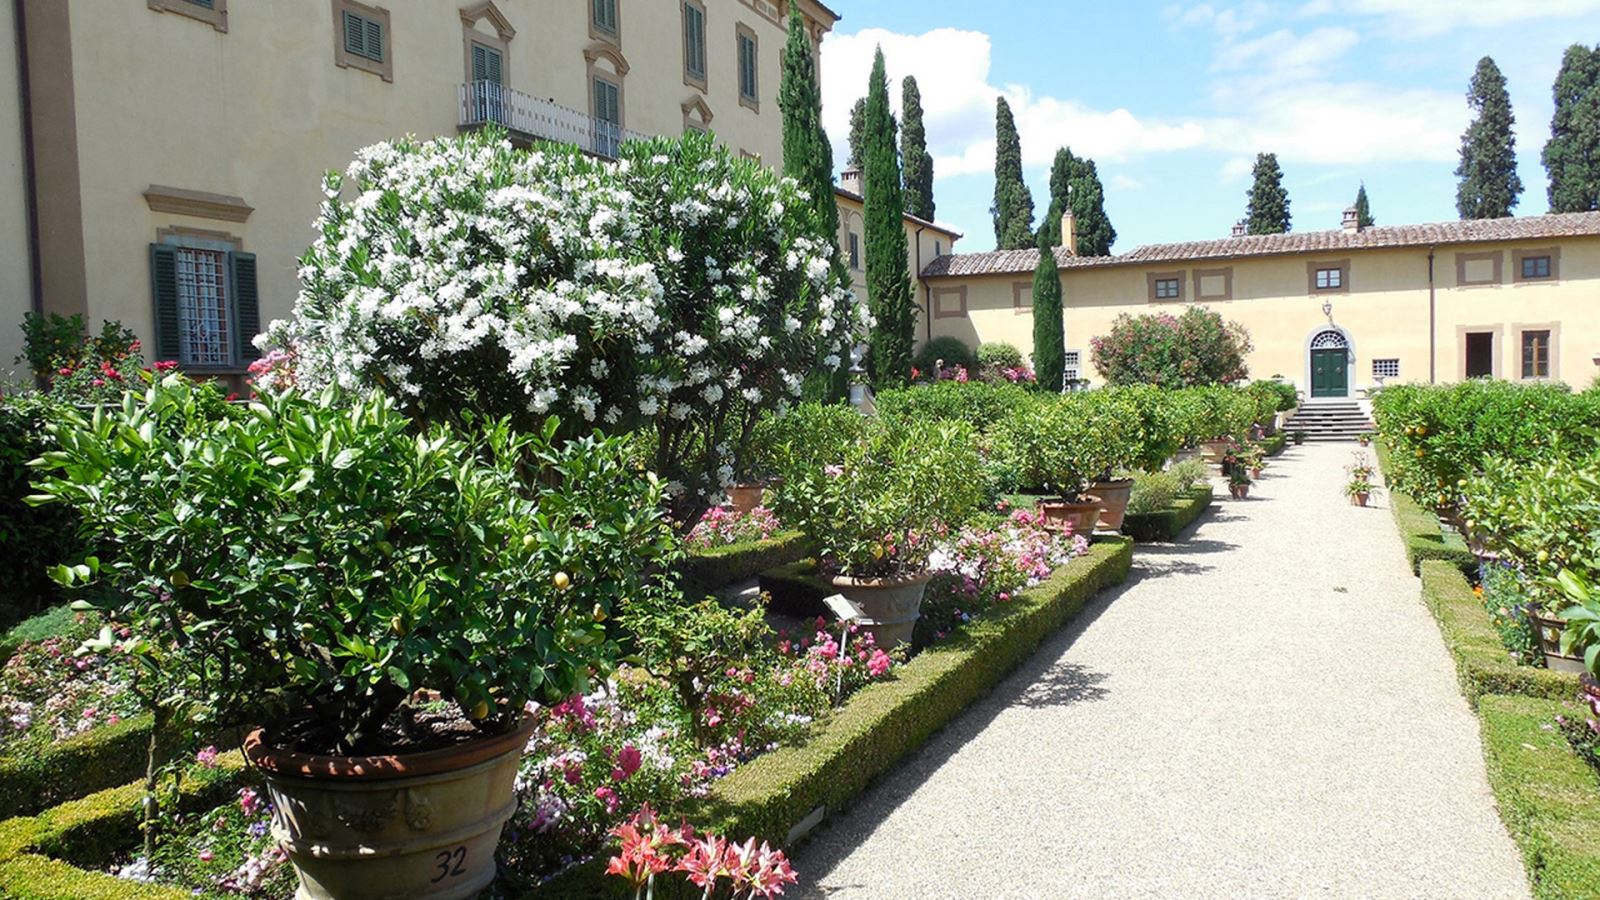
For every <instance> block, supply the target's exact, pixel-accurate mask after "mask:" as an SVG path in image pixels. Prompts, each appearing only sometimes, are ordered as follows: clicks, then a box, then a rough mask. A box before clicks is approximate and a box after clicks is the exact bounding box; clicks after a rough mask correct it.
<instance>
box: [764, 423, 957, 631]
mask: <svg viewBox="0 0 1600 900" xmlns="http://www.w3.org/2000/svg"><path fill="white" fill-rule="evenodd" d="M840 460H841V461H840V462H838V463H830V464H825V465H819V466H812V467H809V468H805V469H798V470H795V471H794V472H793V474H792V475H790V476H789V477H788V478H787V479H786V480H785V481H784V483H783V486H782V488H781V489H780V490H779V491H778V492H777V493H778V498H777V504H778V511H779V515H780V516H782V518H783V521H784V522H785V523H786V524H789V525H792V526H794V527H795V528H798V529H799V530H800V531H802V532H804V533H805V535H806V536H807V537H808V538H809V539H810V540H811V541H812V543H813V546H815V547H816V549H817V559H818V563H819V565H820V567H821V570H822V575H823V576H824V577H827V578H829V579H831V582H832V585H833V587H834V588H835V589H836V590H837V591H839V593H841V594H843V595H844V596H845V597H846V598H848V599H849V600H850V601H851V602H853V603H854V604H855V605H856V606H857V607H858V608H859V609H860V610H861V611H862V612H863V613H864V614H865V616H866V619H867V622H865V623H863V627H864V628H865V629H866V630H867V631H869V632H871V633H872V635H873V637H874V639H875V640H876V641H877V644H878V646H880V647H883V648H885V649H888V648H892V647H895V646H898V645H900V644H904V643H907V642H909V641H910V640H911V633H912V630H913V627H914V626H915V625H916V621H917V619H918V618H919V617H920V616H921V610H922V595H923V591H924V589H926V587H927V585H928V581H929V579H930V578H931V577H932V576H931V574H930V573H929V571H928V557H929V555H930V554H931V553H932V552H933V551H934V548H935V545H936V543H937V541H938V540H940V539H941V538H942V537H944V536H945V535H947V534H948V533H949V532H950V531H951V530H952V529H955V528H959V527H960V526H961V525H962V524H963V523H964V522H965V521H966V520H967V519H968V518H970V517H971V516H972V515H973V514H974V513H975V512H976V511H977V510H978V508H979V506H980V505H981V504H982V503H983V500H984V493H983V477H982V474H981V471H980V466H981V463H980V460H979V458H978V451H977V449H976V440H975V439H974V435H973V433H972V428H971V426H969V425H966V424H965V423H959V422H923V423H917V424H913V425H911V426H909V427H906V428H900V429H890V428H887V427H885V426H882V425H876V424H875V425H874V426H872V427H869V428H867V429H866V433H865V435H864V436H863V437H862V438H861V439H860V440H858V441H855V442H853V443H851V444H849V445H847V446H846V447H844V448H843V452H842V454H841V455H840Z"/></svg>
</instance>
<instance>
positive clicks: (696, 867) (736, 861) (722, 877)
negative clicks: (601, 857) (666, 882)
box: [606, 805, 798, 900]
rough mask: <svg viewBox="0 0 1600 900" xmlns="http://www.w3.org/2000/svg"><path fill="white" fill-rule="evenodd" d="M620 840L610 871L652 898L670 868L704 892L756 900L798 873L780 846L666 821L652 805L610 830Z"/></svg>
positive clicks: (793, 879) (779, 891)
mask: <svg viewBox="0 0 1600 900" xmlns="http://www.w3.org/2000/svg"><path fill="white" fill-rule="evenodd" d="M611 834H612V836H614V837H615V838H616V839H617V840H618V842H619V843H620V844H621V847H620V848H619V850H618V852H617V855H615V856H613V857H611V859H610V861H609V862H608V864H607V866H606V874H607V875H615V876H617V877H619V878H622V879H623V880H625V881H627V882H628V885H629V887H632V888H633V890H634V896H635V897H646V896H648V897H653V896H654V895H655V890H654V889H655V885H656V879H657V878H663V877H665V876H667V875H668V874H669V873H671V875H674V876H677V877H679V878H683V879H685V880H687V881H688V882H689V883H690V884H692V885H694V886H695V887H697V888H699V889H700V890H701V892H702V894H701V895H702V896H703V897H717V896H722V894H721V891H722V889H723V888H724V887H726V888H727V890H728V891H729V894H728V896H731V897H736V898H739V897H743V898H749V900H754V898H757V897H763V898H771V897H776V896H778V895H780V894H782V893H783V886H784V885H786V884H794V883H795V882H796V881H797V880H798V877H797V876H796V875H795V872H794V868H793V867H791V866H790V865H789V860H788V858H787V857H785V856H784V854H783V851H782V850H774V849H772V848H771V847H770V846H768V844H767V842H766V841H762V842H761V845H760V846H759V847H758V846H756V842H755V838H750V839H748V840H746V841H745V842H744V843H743V844H738V843H734V842H732V841H729V840H727V839H726V838H722V837H718V836H717V835H714V834H696V833H695V830H694V829H693V828H692V827H691V826H690V825H689V824H688V823H684V824H681V825H679V826H678V827H677V828H672V827H670V826H668V825H665V824H663V823H662V822H661V820H660V819H659V818H658V817H657V816H656V814H655V811H654V810H652V809H651V808H650V807H649V806H648V805H646V806H644V807H642V808H641V809H640V810H639V811H638V812H637V813H635V814H634V815H633V816H632V817H631V818H629V819H628V821H626V822H624V823H623V824H621V825H618V826H617V827H616V828H614V829H612V831H611Z"/></svg>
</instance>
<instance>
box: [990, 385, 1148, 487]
mask: <svg viewBox="0 0 1600 900" xmlns="http://www.w3.org/2000/svg"><path fill="white" fill-rule="evenodd" d="M1075 399H1076V398H1075V396H1074V395H1071V394H1068V395H1061V396H1055V395H1042V396H1039V397H1037V398H1035V399H1033V400H1032V401H1031V402H1028V403H1024V404H1021V405H1020V406H1018V407H1016V408H1015V409H1013V410H1012V411H1011V412H1010V413H1009V414H1008V415H1006V416H1005V417H1004V418H1002V419H1000V420H999V421H998V422H996V423H995V425H994V427H993V428H992V429H991V430H990V432H989V457H990V461H991V464H992V466H993V467H994V470H995V471H996V472H998V473H1000V477H1001V478H1003V479H1004V483H1003V487H1005V488H1006V489H1007V490H1012V491H1016V490H1021V491H1025V492H1029V493H1051V494H1056V495H1059V496H1063V497H1068V498H1071V497H1076V496H1077V495H1078V494H1080V493H1082V492H1083V490H1084V489H1085V488H1086V487H1087V486H1088V483H1089V481H1090V480H1091V479H1093V478H1097V477H1099V476H1100V475H1101V474H1102V473H1105V472H1108V471H1109V470H1110V469H1111V467H1112V465H1113V462H1114V452H1113V450H1112V447H1113V442H1114V441H1115V440H1116V433H1117V431H1118V429H1119V428H1120V427H1121V425H1120V423H1118V422H1116V421H1115V420H1114V419H1112V418H1110V417H1106V416H1104V415H1096V414H1104V413H1105V412H1106V410H1105V409H1104V408H1103V407H1099V406H1097V405H1094V404H1090V403H1081V404H1080V403H1076V402H1074V401H1075Z"/></svg>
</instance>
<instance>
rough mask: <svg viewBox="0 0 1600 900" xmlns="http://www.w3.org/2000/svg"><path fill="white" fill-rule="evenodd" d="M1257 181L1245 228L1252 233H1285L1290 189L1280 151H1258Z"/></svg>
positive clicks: (1246, 209)
mask: <svg viewBox="0 0 1600 900" xmlns="http://www.w3.org/2000/svg"><path fill="white" fill-rule="evenodd" d="M1253 177H1254V181H1253V182H1252V184H1251V185H1250V191H1249V194H1248V198H1249V204H1248V205H1247V206H1246V207H1245V230H1246V231H1247V232H1248V233H1250V234H1285V233H1287V232H1288V231H1289V227H1290V225H1289V192H1288V191H1287V190H1285V189H1284V187H1283V169H1281V168H1279V166H1278V154H1276V153H1258V154H1256V166H1255V171H1254V173H1253Z"/></svg>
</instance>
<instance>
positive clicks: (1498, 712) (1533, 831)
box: [1478, 696, 1600, 900]
mask: <svg viewBox="0 0 1600 900" xmlns="http://www.w3.org/2000/svg"><path fill="white" fill-rule="evenodd" d="M1478 712H1479V713H1480V714H1481V716H1482V718H1483V745H1484V758H1485V760H1486V761H1487V763H1488V768H1489V784H1490V786H1492V787H1493V788H1494V796H1495V800H1496V802H1497V803H1498V804H1499V806H1500V817H1501V818H1502V819H1504V820H1505V823H1506V828H1507V829H1508V830H1509V831H1510V832H1511V835H1512V837H1514V838H1515V839H1516V842H1517V846H1518V847H1520V848H1521V849H1522V859H1523V863H1524V864H1525V865H1526V866H1527V869H1528V880H1529V881H1530V882H1532V885H1533V895H1534V896H1535V897H1540V898H1543V897H1548V898H1552V900H1556V898H1575V897H1594V896H1596V893H1597V892H1600V838H1597V836H1600V789H1597V785H1596V784H1595V773H1594V770H1592V769H1590V768H1589V766H1587V765H1586V764H1585V763H1584V762H1583V760H1581V759H1578V757H1577V756H1576V755H1574V754H1573V753H1572V749H1571V747H1570V745H1568V744H1567V741H1566V738H1565V737H1564V736H1562V734H1561V733H1560V732H1559V731H1548V730H1546V726H1548V725H1549V724H1550V722H1551V721H1552V720H1553V719H1554V718H1555V716H1556V714H1557V713H1559V712H1561V704H1559V703H1556V702H1554V701H1552V700H1543V699H1538V698H1533V697H1506V696H1486V697H1483V698H1481V699H1480V701H1479V704H1478Z"/></svg>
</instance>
